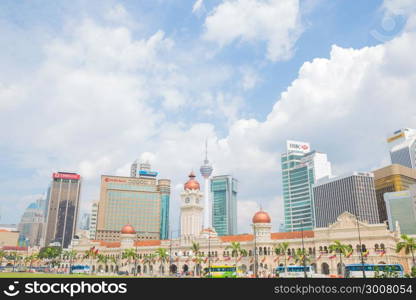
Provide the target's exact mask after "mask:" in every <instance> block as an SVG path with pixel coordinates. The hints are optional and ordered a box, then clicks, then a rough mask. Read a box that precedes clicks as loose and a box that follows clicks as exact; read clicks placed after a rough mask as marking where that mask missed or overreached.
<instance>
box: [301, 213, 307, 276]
mask: <svg viewBox="0 0 416 300" xmlns="http://www.w3.org/2000/svg"><path fill="white" fill-rule="evenodd" d="M300 226H301V232H302V265H303V276H304V277H305V278H307V277H308V276H307V275H306V265H305V245H304V242H303V220H300Z"/></svg>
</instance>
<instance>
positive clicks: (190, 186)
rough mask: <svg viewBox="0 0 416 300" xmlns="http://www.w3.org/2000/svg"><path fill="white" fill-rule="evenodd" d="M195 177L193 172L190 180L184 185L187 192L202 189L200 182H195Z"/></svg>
mask: <svg viewBox="0 0 416 300" xmlns="http://www.w3.org/2000/svg"><path fill="white" fill-rule="evenodd" d="M195 177H196V176H195V174H194V172H191V174H189V180H188V181H187V182H186V183H185V185H184V189H185V190H199V189H200V186H199V182H198V181H196V180H195Z"/></svg>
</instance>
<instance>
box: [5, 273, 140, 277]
mask: <svg viewBox="0 0 416 300" xmlns="http://www.w3.org/2000/svg"><path fill="white" fill-rule="evenodd" d="M0 278H133V277H130V276H118V275H114V276H100V275H84V274H45V273H23V272H15V273H13V272H5V273H0Z"/></svg>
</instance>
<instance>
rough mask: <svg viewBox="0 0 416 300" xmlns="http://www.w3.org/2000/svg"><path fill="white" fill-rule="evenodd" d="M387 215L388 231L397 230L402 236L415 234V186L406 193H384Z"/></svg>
mask: <svg viewBox="0 0 416 300" xmlns="http://www.w3.org/2000/svg"><path fill="white" fill-rule="evenodd" d="M384 199H385V201H386V208H387V215H388V220H389V228H390V230H397V228H396V227H397V224H398V225H399V226H400V232H401V233H403V234H412V235H413V234H416V186H412V187H410V189H409V190H407V191H401V192H393V193H385V194H384Z"/></svg>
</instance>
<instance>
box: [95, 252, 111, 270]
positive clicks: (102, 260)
mask: <svg viewBox="0 0 416 300" xmlns="http://www.w3.org/2000/svg"><path fill="white" fill-rule="evenodd" d="M108 260H109V259H108V256H107V255H104V254H98V255H97V262H98V263H99V264H103V265H104V267H107V262H108Z"/></svg>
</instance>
